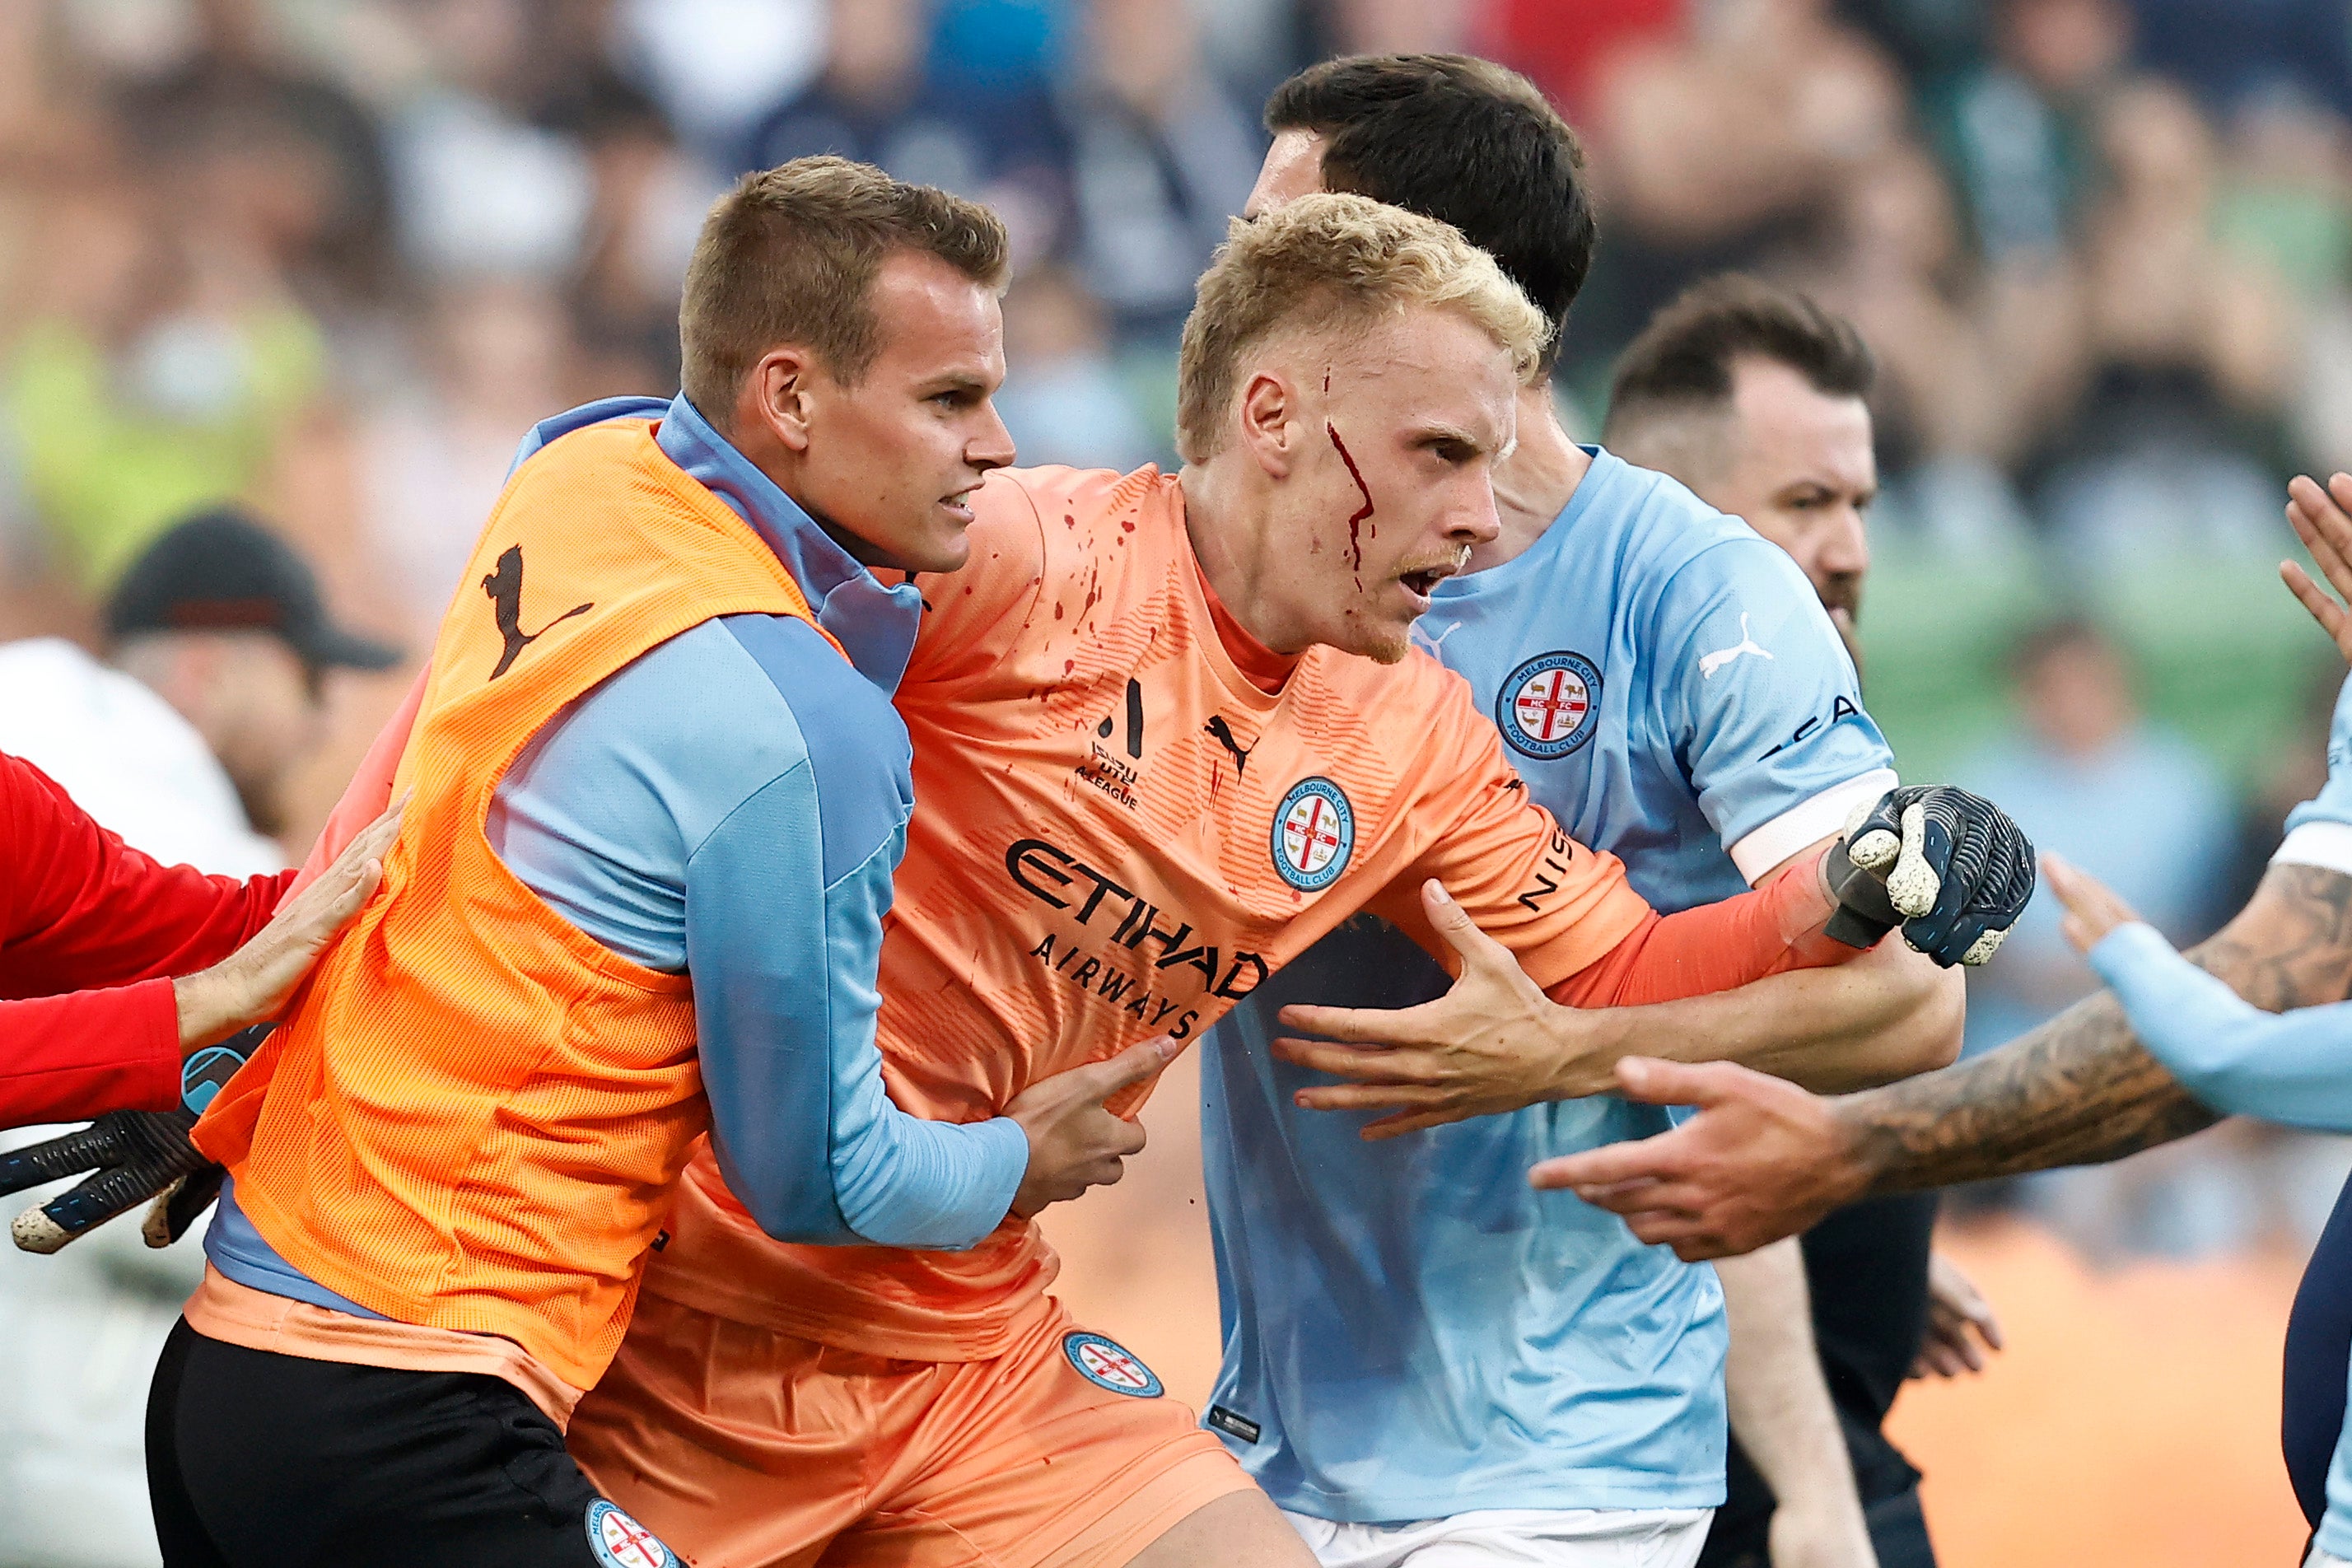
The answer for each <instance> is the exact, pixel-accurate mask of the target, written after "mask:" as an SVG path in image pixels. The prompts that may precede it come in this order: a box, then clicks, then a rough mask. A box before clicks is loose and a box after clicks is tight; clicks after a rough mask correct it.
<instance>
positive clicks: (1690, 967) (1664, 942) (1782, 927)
mask: <svg viewBox="0 0 2352 1568" xmlns="http://www.w3.org/2000/svg"><path fill="white" fill-rule="evenodd" d="M1819 863H1820V857H1819V856H1808V857H1807V858H1805V859H1804V860H1802V861H1801V862H1800V863H1798V864H1797V865H1794V866H1790V867H1789V868H1787V869H1785V870H1783V871H1781V872H1780V874H1779V875H1778V876H1775V877H1774V878H1773V879H1771V880H1770V881H1769V882H1767V883H1765V884H1764V885H1763V886H1762V887H1760V888H1757V889H1752V890H1750V891H1748V892H1745V893H1742V894H1740V895H1739V896H1738V897H1737V898H1730V899H1726V900H1723V901H1722V902H1721V903H1717V904H1702V905H1700V906H1699V907H1698V908H1697V909H1695V910H1682V911H1680V912H1679V913H1675V914H1671V915H1661V914H1658V913H1656V912H1655V911H1653V912H1652V913H1651V915H1650V917H1649V919H1647V920H1645V921H1643V922H1642V924H1640V925H1639V926H1637V927H1635V928H1634V930H1633V933H1632V934H1631V935H1629V936H1627V937H1626V938H1625V939H1624V940H1623V941H1622V942H1619V943H1618V944H1617V945H1616V946H1615V947H1612V948H1611V949H1610V950H1609V952H1607V954H1605V955H1604V956H1603V957H1602V958H1601V961H1600V962H1599V963H1591V964H1587V965H1586V966H1585V967H1584V968H1582V969H1580V970H1578V971H1577V972H1576V973H1574V974H1571V975H1570V976H1569V977H1568V978H1567V979H1565V980H1563V981H1561V982H1560V983H1559V984H1557V985H1554V986H1552V987H1551V988H1550V989H1549V991H1548V992H1547V993H1546V994H1547V995H1549V996H1550V997H1551V999H1552V1000H1553V1001H1555V1002H1564V1003H1566V1004H1568V1005H1570V1006H1571V1007H1635V1006H1640V1005H1644V1004H1646V1003H1651V1002H1673V1001H1677V1000H1680V999H1681V998H1683V997H1685V996H1703V995H1706V994H1707V993H1709V992H1713V991H1728V990H1730V989H1731V988H1732V987H1733V986H1735V985H1745V984H1748V982H1749V981H1751V980H1761V979H1763V978H1764V977H1765V976H1766V975H1768V974H1780V973H1784V972H1786V971H1788V970H1791V969H1821V968H1826V967H1827V966H1829V965H1831V964H1833V963H1844V962H1845V961H1846V960H1848V959H1850V958H1858V957H1860V956H1861V950H1860V949H1858V948H1852V947H1848V946H1846V945H1845V944H1844V943H1843V942H1834V941H1832V940H1831V939H1830V938H1828V937H1825V936H1823V935H1822V934H1821V931H1820V927H1821V924H1822V921H1823V920H1824V919H1825V918H1826V917H1827V914H1828V910H1826V909H1825V908H1824V907H1823V903H1822V895H1821V891H1820V888H1819V885H1818V884H1819V878H1818V875H1817V873H1816V871H1815V868H1816V866H1818V865H1819Z"/></svg>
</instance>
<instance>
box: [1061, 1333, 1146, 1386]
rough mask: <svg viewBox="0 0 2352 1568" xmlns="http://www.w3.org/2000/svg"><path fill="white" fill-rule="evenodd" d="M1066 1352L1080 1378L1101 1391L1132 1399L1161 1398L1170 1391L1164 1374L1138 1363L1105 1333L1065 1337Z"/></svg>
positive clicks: (1077, 1334) (1064, 1349) (1131, 1354)
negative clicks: (1161, 1380)
mask: <svg viewBox="0 0 2352 1568" xmlns="http://www.w3.org/2000/svg"><path fill="white" fill-rule="evenodd" d="M1062 1353H1063V1354H1064V1355H1066V1356H1067V1357H1069V1358H1070V1364H1071V1365H1072V1366H1074V1367H1076V1368H1077V1369H1078V1375H1079V1376H1080V1377H1083V1378H1085V1379H1086V1380H1087V1382H1088V1383H1091V1384H1094V1385H1095V1386H1096V1387H1097V1388H1107V1389H1108V1390H1110V1391H1111V1392H1112V1393H1113V1394H1126V1395H1127V1396H1128V1397H1129V1398H1130V1399H1157V1398H1159V1397H1160V1394H1163V1393H1165V1392H1166V1389H1165V1388H1164V1387H1163V1386H1162V1385H1161V1384H1160V1374H1159V1373H1155V1372H1153V1371H1152V1370H1151V1369H1150V1367H1148V1366H1146V1365H1144V1364H1143V1363H1141V1362H1140V1361H1139V1360H1137V1359H1136V1357H1135V1355H1134V1353H1133V1352H1130V1351H1129V1350H1128V1348H1127V1347H1126V1346H1124V1345H1122V1344H1120V1343H1119V1342H1118V1341H1117V1340H1113V1339H1108V1338H1106V1337H1104V1336H1103V1335H1101V1334H1088V1333H1068V1334H1064V1335H1063V1336H1062Z"/></svg>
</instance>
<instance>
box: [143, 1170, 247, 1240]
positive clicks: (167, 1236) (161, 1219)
mask: <svg viewBox="0 0 2352 1568" xmlns="http://www.w3.org/2000/svg"><path fill="white" fill-rule="evenodd" d="M227 1174H228V1173H227V1172H226V1171H224V1170H222V1169H221V1168H220V1167H219V1166H218V1165H207V1166H205V1168H204V1169H203V1170H201V1171H198V1172H195V1173H194V1174H192V1175H187V1176H183V1177H181V1178H180V1179H179V1180H178V1181H176V1182H174V1183H173V1184H172V1185H171V1186H170V1187H168V1188H166V1189H165V1190H164V1192H163V1196H161V1197H159V1198H157V1199H156V1200H155V1203H154V1205H153V1206H152V1208H150V1209H149V1210H148V1211H147V1218H146V1220H145V1222H144V1223H142V1225H141V1226H140V1227H139V1229H140V1234H141V1235H142V1236H143V1237H145V1238H146V1242H147V1245H148V1246H150V1247H169V1246H171V1245H172V1244H173V1242H175V1241H177V1240H179V1239H180V1237H184V1236H185V1235H187V1234H188V1227H189V1226H192V1225H194V1224H195V1223H196V1221H197V1220H198V1219H199V1218H201V1217H203V1215H204V1212H205V1210H206V1209H208V1208H210V1207H212V1206H213V1201H214V1200H215V1198H217V1197H219V1196H220V1190H221V1183H222V1181H223V1179H225V1178H226V1176H227Z"/></svg>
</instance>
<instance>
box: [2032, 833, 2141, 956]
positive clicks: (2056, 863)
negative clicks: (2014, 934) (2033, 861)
mask: <svg viewBox="0 0 2352 1568" xmlns="http://www.w3.org/2000/svg"><path fill="white" fill-rule="evenodd" d="M2042 876H2043V877H2044V878H2045V879H2047V880H2048V881H2049V883H2050V890H2051V892H2052V893H2053V894H2055V895H2056V896H2057V899H2058V901H2059V902H2060V903H2061V904H2063V905H2064V906H2065V909H2066V915H2065V918H2064V919H2063V920H2062V921H2059V922H2058V929H2059V930H2060V931H2063V932H2064V933H2065V936H2066V941H2067V942H2068V943H2069V944H2070V945H2071V946H2072V947H2073V948H2074V951H2075V952H2085V953H2086V952H2090V951H2091V949H2093V948H2095V947H2096V946H2098V945H2099V939H2100V938H2101V937H2104V936H2105V935H2106V934H2107V933H2108V932H2109V931H2113V930H2115V929H2116V927H2117V926H2121V925H2129V924H2131V923H2132V922H2133V921H2137V920H2138V919H2139V916H2138V915H2137V914H2136V913H2135V912H2133V910H2132V907H2131V906H2130V905H2129V904H2127V903H2126V902H2124V901H2123V900H2122V899H2120V898H2118V897H2116V892H2115V889H2112V888H2110V887H2108V886H2107V885H2106V884H2105V882H2102V881H2100V880H2099V879H2097V878H2096V877H2094V876H2092V875H2091V874H2090V873H2089V872H2088V871H2085V870H2084V869H2083V868H2081V867H2080V866H2077V865H2075V864H2074V863H2073V862H2072V861H2069V860H2064V859H2061V858H2059V857H2057V856H2055V855H2044V856H2043V857H2042Z"/></svg>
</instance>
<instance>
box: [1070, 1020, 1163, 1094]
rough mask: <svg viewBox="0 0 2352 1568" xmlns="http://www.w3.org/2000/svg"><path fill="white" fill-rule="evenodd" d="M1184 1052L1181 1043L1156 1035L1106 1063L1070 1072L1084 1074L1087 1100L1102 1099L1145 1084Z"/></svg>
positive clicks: (1140, 1041) (1094, 1064)
mask: <svg viewBox="0 0 2352 1568" xmlns="http://www.w3.org/2000/svg"><path fill="white" fill-rule="evenodd" d="M1183 1049H1184V1046H1183V1042H1182V1041H1181V1040H1171V1039H1170V1038H1169V1037H1167V1036H1165V1035H1158V1036H1154V1037H1152V1038H1150V1039H1148V1040H1138V1041H1137V1042H1136V1043H1135V1044H1133V1045H1131V1046H1129V1047H1127V1049H1125V1050H1123V1051H1121V1052H1119V1053H1118V1055H1117V1056H1115V1057H1112V1058H1109V1059H1108V1060H1107V1061H1099V1062H1095V1063H1092V1064H1090V1065H1088V1066H1086V1067H1082V1068H1072V1069H1070V1070H1071V1071H1072V1072H1073V1073H1085V1074H1087V1078H1086V1079H1084V1080H1083V1085H1082V1087H1083V1088H1084V1090H1085V1093H1086V1098H1087V1099H1088V1100H1108V1099H1109V1098H1110V1097H1111V1096H1112V1095H1114V1094H1117V1093H1118V1091H1119V1090H1120V1089H1133V1088H1134V1087H1135V1086H1136V1085H1137V1084H1139V1083H1143V1082H1146V1081H1148V1080H1149V1079H1151V1078H1152V1077H1153V1076H1155V1075H1156V1074H1157V1073H1159V1071H1160V1069H1161V1068H1164V1067H1166V1066H1167V1065H1168V1064H1169V1063H1170V1062H1171V1061H1174V1060H1175V1059H1176V1058H1177V1056H1178V1055H1179V1054H1181V1052H1182V1050H1183Z"/></svg>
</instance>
